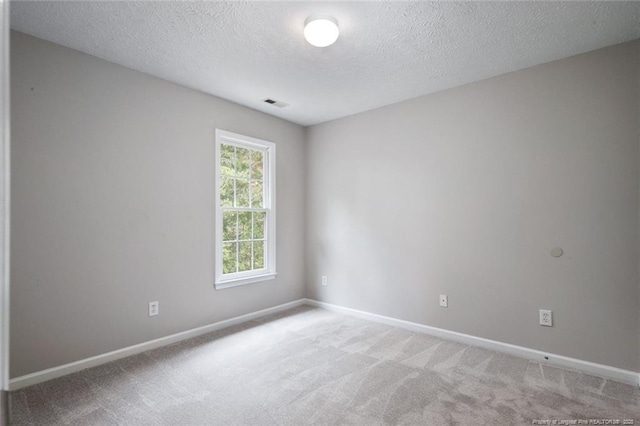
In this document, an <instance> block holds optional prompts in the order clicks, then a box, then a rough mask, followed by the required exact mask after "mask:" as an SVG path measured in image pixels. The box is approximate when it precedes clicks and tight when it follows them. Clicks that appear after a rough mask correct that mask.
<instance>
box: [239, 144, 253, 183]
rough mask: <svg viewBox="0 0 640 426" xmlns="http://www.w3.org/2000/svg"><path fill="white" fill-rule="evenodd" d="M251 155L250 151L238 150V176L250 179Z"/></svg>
mask: <svg viewBox="0 0 640 426" xmlns="http://www.w3.org/2000/svg"><path fill="white" fill-rule="evenodd" d="M249 155H250V151H249V150H248V149H245V148H236V175H237V176H238V177H245V178H248V177H249V161H250V160H249Z"/></svg>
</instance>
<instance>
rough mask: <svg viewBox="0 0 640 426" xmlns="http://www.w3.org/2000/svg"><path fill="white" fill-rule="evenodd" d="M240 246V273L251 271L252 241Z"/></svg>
mask: <svg viewBox="0 0 640 426" xmlns="http://www.w3.org/2000/svg"><path fill="white" fill-rule="evenodd" d="M238 244H239V248H240V250H239V252H240V253H239V258H238V272H242V271H250V270H251V269H252V268H251V257H252V256H251V241H248V242H245V243H238Z"/></svg>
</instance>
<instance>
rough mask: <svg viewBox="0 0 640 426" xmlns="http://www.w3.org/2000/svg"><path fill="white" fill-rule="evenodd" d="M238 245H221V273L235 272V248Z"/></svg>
mask: <svg viewBox="0 0 640 426" xmlns="http://www.w3.org/2000/svg"><path fill="white" fill-rule="evenodd" d="M237 244H238V243H224V244H223V245H222V273H223V274H231V273H234V272H236V246H237Z"/></svg>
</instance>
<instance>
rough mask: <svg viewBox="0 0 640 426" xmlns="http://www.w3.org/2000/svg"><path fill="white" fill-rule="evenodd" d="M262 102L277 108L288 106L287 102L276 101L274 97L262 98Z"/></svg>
mask: <svg viewBox="0 0 640 426" xmlns="http://www.w3.org/2000/svg"><path fill="white" fill-rule="evenodd" d="M262 102H265V103H268V104H269V105H273V106H277V107H278V108H284V107H286V106H289V104H287V103H284V102H282V101H278V100H276V99H271V98H267V99H263V100H262Z"/></svg>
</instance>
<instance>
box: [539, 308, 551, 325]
mask: <svg viewBox="0 0 640 426" xmlns="http://www.w3.org/2000/svg"><path fill="white" fill-rule="evenodd" d="M540 325H544V326H545V327H552V326H553V314H552V313H551V311H548V310H546V309H540Z"/></svg>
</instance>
